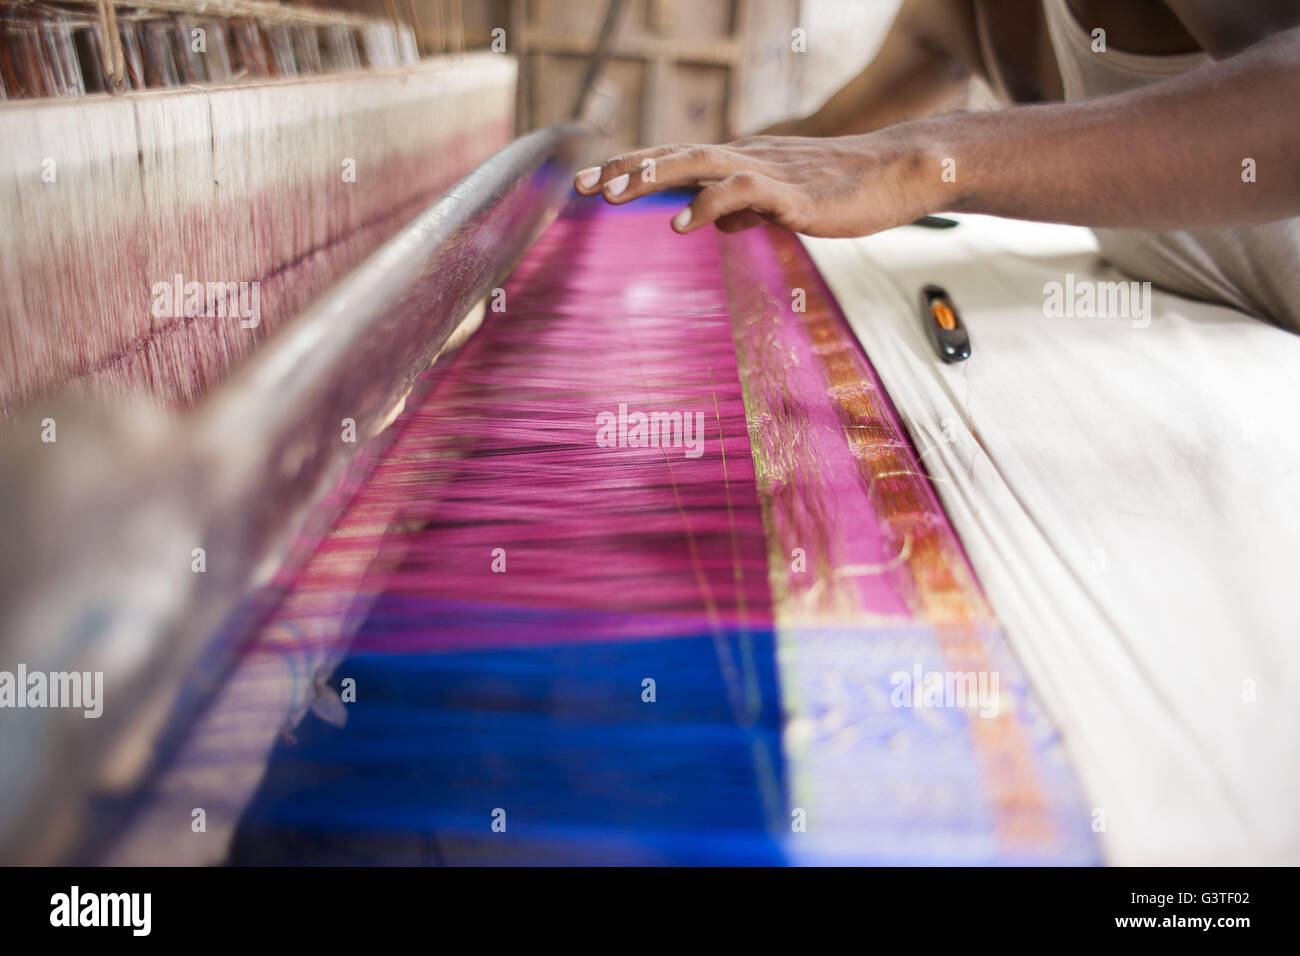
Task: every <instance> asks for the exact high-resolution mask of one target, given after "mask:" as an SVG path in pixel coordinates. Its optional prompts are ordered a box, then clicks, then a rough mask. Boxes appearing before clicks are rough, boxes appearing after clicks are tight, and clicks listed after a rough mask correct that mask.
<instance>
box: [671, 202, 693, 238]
mask: <svg viewBox="0 0 1300 956" xmlns="http://www.w3.org/2000/svg"><path fill="white" fill-rule="evenodd" d="M690 224H691V207H690V206H687V207H686V208H685V209H683V210H682V211H681V212H679V213H678V214H677V215H675V216H673V228H674V229H676V230H677V231H678V232H681V231H682V230H683V229H685V228H686V227H687V226H689V225H690Z"/></svg>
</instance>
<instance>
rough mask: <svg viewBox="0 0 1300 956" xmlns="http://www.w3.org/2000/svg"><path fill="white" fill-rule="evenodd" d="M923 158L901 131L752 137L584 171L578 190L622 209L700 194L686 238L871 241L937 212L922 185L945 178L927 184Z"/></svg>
mask: <svg viewBox="0 0 1300 956" xmlns="http://www.w3.org/2000/svg"><path fill="white" fill-rule="evenodd" d="M925 158H926V157H925V151H924V150H921V149H918V148H915V147H914V146H913V145H911V144H910V142H909V141H908V140H907V139H906V138H905V137H904V136H903V135H902V134H901V133H900V132H898V131H897V130H883V131H880V132H875V133H867V134H864V135H860V136H839V137H833V138H817V139H805V138H802V137H784V136H751V137H747V138H745V139H740V140H737V141H735V142H734V143H727V144H725V145H721V146H693V145H673V146H659V147H656V148H654V149H646V150H639V151H637V152H633V153H627V154H625V155H622V156H617V157H615V158H613V159H610V160H608V161H606V162H605V163H604V164H603V165H601V166H592V167H590V168H589V169H584V170H582V171H581V172H580V173H578V175H577V176H576V177H575V179H574V188H575V189H577V191H578V192H579V193H581V194H582V195H584V196H592V195H595V194H596V193H600V194H601V195H602V196H603V197H604V199H605V201H606V202H609V203H613V204H615V205H619V204H622V203H626V202H631V201H633V200H635V199H639V198H640V197H642V196H646V195H649V194H650V193H654V192H660V191H662V190H667V189H699V190H700V191H699V193H698V194H697V195H696V197H695V198H694V199H693V200H692V201H691V203H690V205H689V206H687V207H686V208H685V209H683V210H682V211H681V212H679V213H678V214H677V215H676V216H674V217H673V220H672V227H673V229H674V230H675V231H677V232H678V233H682V234H685V233H688V232H694V231H695V230H697V229H700V228H703V227H704V226H706V225H708V224H709V223H711V222H712V223H716V224H717V226H718V228H719V229H721V230H722V231H723V232H738V231H740V230H742V229H749V228H751V227H753V226H757V225H759V224H760V223H762V222H770V223H774V224H776V225H779V226H783V227H784V228H786V229H790V230H792V231H794V232H801V233H804V234H805V235H809V236H826V237H840V236H865V235H869V234H871V233H873V232H879V231H880V230H882V229H888V228H891V227H892V226H898V225H902V224H903V223H907V222H911V221H912V220H913V219H916V218H918V217H919V216H923V215H925V214H926V213H927V212H930V211H931V210H930V209H928V208H927V207H928V205H930V201H931V200H930V197H928V196H927V195H925V194H926V192H927V190H926V189H925V188H923V185H922V184H923V183H924V182H927V181H930V180H934V181H937V180H938V177H937V176H931V177H922V176H920V175H919V174H920V171H921V168H922V167H923V165H924V164H925ZM935 165H936V168H937V162H936V164H935Z"/></svg>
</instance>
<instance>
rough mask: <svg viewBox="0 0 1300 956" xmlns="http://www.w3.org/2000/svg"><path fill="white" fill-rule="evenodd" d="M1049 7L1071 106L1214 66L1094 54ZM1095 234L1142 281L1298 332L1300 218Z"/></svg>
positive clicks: (1059, 5)
mask: <svg viewBox="0 0 1300 956" xmlns="http://www.w3.org/2000/svg"><path fill="white" fill-rule="evenodd" d="M1043 8H1044V10H1045V12H1046V15H1047V28H1048V33H1049V34H1050V36H1051V41H1052V48H1053V49H1054V50H1055V51H1056V60H1057V63H1058V65H1059V67H1060V71H1061V79H1062V81H1063V84H1064V88H1065V98H1066V100H1067V101H1072V100H1081V99H1086V98H1089V97H1094V96H1105V95H1107V94H1109V93H1120V92H1123V91H1124V90H1131V89H1134V88H1135V87H1139V86H1143V85H1145V84H1147V83H1153V82H1155V81H1157V80H1161V79H1165V78H1167V77H1170V76H1175V75H1177V74H1179V73H1183V72H1186V71H1187V70H1191V69H1195V68H1196V67H1199V66H1203V65H1205V64H1207V63H1209V62H1211V60H1210V57H1209V56H1207V55H1206V54H1204V53H1187V54H1176V55H1172V56H1149V55H1140V54H1135V53H1127V52H1124V51H1122V50H1115V49H1112V48H1111V47H1109V46H1108V47H1107V48H1106V52H1105V53H1094V52H1093V51H1092V35H1091V34H1092V31H1091V30H1090V29H1086V28H1085V27H1084V26H1083V25H1082V24H1080V23H1079V21H1078V20H1077V19H1075V16H1074V13H1073V12H1072V11H1071V10H1070V8H1069V6H1068V5H1067V2H1066V0H1043ZM1243 158H1244V157H1243ZM1260 175H1269V171H1267V170H1264V171H1261V172H1260ZM1093 231H1094V232H1095V233H1096V234H1097V241H1098V244H1099V245H1100V247H1101V252H1102V255H1103V256H1104V257H1105V258H1106V259H1108V260H1109V261H1110V262H1111V263H1112V264H1114V265H1115V266H1116V267H1117V268H1118V269H1120V271H1122V272H1125V273H1128V274H1129V275H1131V276H1133V277H1134V278H1136V279H1149V280H1150V281H1151V282H1153V283H1154V284H1156V285H1159V286H1163V287H1164V288H1166V289H1169V290H1171V291H1173V292H1178V293H1181V294H1183V295H1187V296H1191V297H1192V298H1197V299H1206V300H1209V301H1211V302H1221V303H1224V304H1226V305H1230V306H1233V307H1234V308H1238V309H1241V310H1242V311H1243V312H1247V313H1249V314H1251V315H1255V316H1260V317H1262V318H1265V319H1268V320H1269V321H1271V322H1274V323H1275V324H1277V325H1280V326H1282V327H1284V328H1287V329H1290V330H1291V331H1294V332H1300V218H1294V217H1293V218H1290V219H1281V220H1278V221H1276V222H1269V223H1264V224H1261V225H1254V226H1226V227H1225V226H1218V227H1213V228H1208V229H1168V230H1148V229H1096V230H1093Z"/></svg>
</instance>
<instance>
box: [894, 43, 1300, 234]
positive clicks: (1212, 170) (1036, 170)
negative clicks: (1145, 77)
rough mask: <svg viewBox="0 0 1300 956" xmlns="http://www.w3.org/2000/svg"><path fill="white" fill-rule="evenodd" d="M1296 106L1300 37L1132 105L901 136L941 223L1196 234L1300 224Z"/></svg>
mask: <svg viewBox="0 0 1300 956" xmlns="http://www.w3.org/2000/svg"><path fill="white" fill-rule="evenodd" d="M1297 102H1300V30H1291V31H1288V32H1285V33H1281V34H1278V35H1275V36H1273V37H1271V38H1269V39H1267V40H1264V41H1262V42H1261V43H1258V44H1256V45H1255V46H1253V47H1251V48H1250V49H1248V50H1246V51H1244V52H1243V53H1241V54H1239V55H1238V56H1235V57H1232V58H1231V59H1228V60H1224V61H1221V62H1219V63H1215V64H1213V65H1211V66H1208V67H1206V68H1204V69H1201V70H1197V71H1194V72H1192V73H1188V74H1184V75H1182V76H1179V77H1176V78H1174V79H1171V80H1167V81H1163V82H1161V83H1157V84H1152V85H1151V86H1148V87H1144V88H1142V89H1139V90H1135V91H1131V92H1128V93H1123V94H1119V95H1115V96H1107V97H1101V98H1097V99H1093V100H1086V101H1082V102H1078V103H1070V104H1049V105H1040V106H1025V107H1015V108H1012V109H1008V110H1001V111H998V112H991V113H981V114H967V115H961V116H953V117H940V118H936V119H929V120H920V121H917V122H915V123H911V124H908V125H907V126H904V127H900V128H899V129H898V131H897V132H898V134H899V135H900V136H901V137H902V139H903V141H904V143H906V144H907V145H908V146H909V149H908V150H907V151H906V154H907V159H906V160H905V161H906V162H908V163H909V164H910V167H911V168H910V170H909V173H908V176H909V177H910V179H911V181H912V182H913V183H914V184H915V186H916V188H917V189H918V190H919V192H920V194H921V195H922V196H923V197H924V198H923V199H922V203H923V204H924V205H925V206H927V207H933V211H938V210H939V209H956V210H966V211H971V212H982V213H992V214H995V215H1002V216H1010V217H1014V218H1024V219H1037V220H1046V221H1055V222H1069V223H1075V224H1079V225H1086V226H1098V227H1125V226H1132V227H1142V228H1162V227H1163V228H1196V227H1202V226H1215V225H1226V224H1237V223H1251V222H1264V221H1269V220H1273V219H1278V218H1283V217H1286V216H1290V215H1297V214H1300V122H1297V121H1296V119H1295V113H1294V104H1296V103H1297ZM947 160H951V162H950V163H948V162H945V161H947ZM1247 160H1252V161H1253V163H1246V161H1247ZM1243 163H1246V166H1243ZM1251 166H1253V172H1254V175H1253V176H1249V175H1248V176H1246V177H1245V180H1243V173H1246V172H1247V171H1248V167H1251ZM945 169H947V170H950V171H951V180H952V181H946V180H945V177H944V175H943V173H944V171H945ZM1251 179H1253V180H1254V181H1249V180H1251Z"/></svg>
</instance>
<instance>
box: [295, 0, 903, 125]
mask: <svg viewBox="0 0 1300 956" xmlns="http://www.w3.org/2000/svg"><path fill="white" fill-rule="evenodd" d="M607 2H608V0H319V3H320V5H322V6H328V7H330V8H333V9H347V10H352V11H355V12H359V13H367V14H370V15H372V16H386V17H390V18H395V19H398V20H401V21H403V22H406V23H408V24H410V25H411V27H412V28H413V29H414V31H415V34H416V39H417V42H418V43H419V45H420V49H421V52H422V53H426V54H427V53H441V52H454V51H456V50H460V49H483V48H492V44H493V41H494V40H496V41H497V44H498V48H499V47H500V45H501V43H502V41H504V46H505V52H507V53H510V54H512V55H514V56H517V57H518V58H519V60H520V65H521V70H520V83H519V101H518V113H517V119H518V125H519V132H526V131H528V130H529V129H533V128H536V127H538V126H545V125H547V124H550V123H555V122H561V121H563V120H565V119H567V118H568V117H569V115H570V113H571V112H572V109H573V105H574V100H575V98H576V97H577V95H578V90H579V88H580V86H581V84H582V79H583V74H584V71H585V69H586V64H587V57H588V56H589V54H590V53H591V51H592V49H593V48H594V47H595V44H596V40H597V37H598V36H599V33H600V28H601V23H602V21H603V19H604V16H605V9H606V5H607ZM900 2H901V0H625V2H624V7H623V10H622V15H621V17H620V21H619V24H618V29H617V32H616V33H615V37H614V47H613V53H612V55H611V58H610V60H609V63H608V65H607V67H606V68H605V70H604V73H603V76H602V80H601V83H600V85H599V87H598V91H599V93H600V95H602V96H608V97H610V98H611V99H612V104H611V105H612V108H613V124H612V129H611V143H610V149H611V151H621V150H626V149H632V148H635V147H638V146H643V145H651V144H656V143H664V142H675V141H686V142H719V141H724V140H726V139H730V138H733V137H735V136H740V135H745V134H748V133H752V132H756V131H758V130H759V129H761V128H763V127H764V126H766V125H767V124H769V123H772V122H775V121H777V120H780V119H785V118H786V117H788V116H793V115H797V114H804V113H808V112H811V111H812V110H813V109H815V108H816V107H817V106H819V105H821V103H822V101H824V100H825V98H826V97H827V96H829V95H830V94H831V93H832V92H834V90H835V89H837V88H838V87H839V86H840V85H842V84H843V83H844V82H845V81H847V80H848V79H849V78H850V77H851V76H853V75H854V74H855V73H857V72H858V71H859V70H861V69H862V67H863V66H864V65H865V64H866V63H867V61H868V60H870V58H871V57H872V55H873V54H874V53H875V51H876V48H877V47H878V46H879V45H880V42H881V41H882V40H883V39H884V35H885V31H886V30H887V29H888V27H889V24H890V22H891V21H892V20H893V17H894V14H895V13H896V12H897V10H898V7H899V4H900ZM494 30H504V31H505V33H504V34H499V33H498V34H495V35H494V33H493V31H494ZM796 30H801V31H803V32H802V35H798V34H796V33H795V32H794V31H796ZM797 40H802V46H803V50H802V52H796V49H795V47H796V46H797V45H799V44H798V43H797V42H796V41H797Z"/></svg>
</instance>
